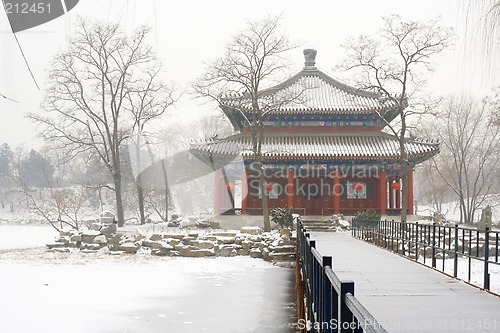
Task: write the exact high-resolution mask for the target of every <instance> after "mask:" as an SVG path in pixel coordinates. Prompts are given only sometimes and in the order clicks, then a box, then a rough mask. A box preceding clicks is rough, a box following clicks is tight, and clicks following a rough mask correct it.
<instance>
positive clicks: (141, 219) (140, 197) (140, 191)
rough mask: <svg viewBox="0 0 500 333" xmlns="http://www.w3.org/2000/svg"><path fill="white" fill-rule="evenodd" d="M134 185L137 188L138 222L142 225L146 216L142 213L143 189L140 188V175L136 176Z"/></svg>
mask: <svg viewBox="0 0 500 333" xmlns="http://www.w3.org/2000/svg"><path fill="white" fill-rule="evenodd" d="M135 187H136V189H137V203H138V205H139V222H140V224H141V225H143V224H146V217H145V214H144V189H143V188H142V180H141V175H138V176H137V180H136V182H135Z"/></svg>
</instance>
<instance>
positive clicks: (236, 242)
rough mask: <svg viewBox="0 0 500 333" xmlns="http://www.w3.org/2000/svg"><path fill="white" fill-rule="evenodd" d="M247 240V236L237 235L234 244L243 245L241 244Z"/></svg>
mask: <svg viewBox="0 0 500 333" xmlns="http://www.w3.org/2000/svg"><path fill="white" fill-rule="evenodd" d="M247 238H248V235H247V234H239V235H236V237H235V238H234V243H235V244H238V245H241V243H243V241H245V240H246V239H247Z"/></svg>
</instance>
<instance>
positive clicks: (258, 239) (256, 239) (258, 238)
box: [247, 235, 262, 243]
mask: <svg viewBox="0 0 500 333" xmlns="http://www.w3.org/2000/svg"><path fill="white" fill-rule="evenodd" d="M247 239H248V240H249V241H250V242H254V243H260V242H262V237H261V236H259V235H252V236H250V237H248V238H247Z"/></svg>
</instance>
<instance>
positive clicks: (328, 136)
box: [191, 132, 439, 162]
mask: <svg viewBox="0 0 500 333" xmlns="http://www.w3.org/2000/svg"><path fill="white" fill-rule="evenodd" d="M405 150H406V152H407V153H408V158H409V159H410V161H411V160H414V161H417V160H418V161H419V162H420V161H423V160H425V159H427V158H430V157H432V156H434V155H435V154H437V153H438V152H439V143H437V142H422V141H413V140H409V139H408V140H407V141H406V143H405ZM191 152H192V153H194V154H195V155H199V156H200V155H201V156H210V157H212V158H222V159H225V158H235V157H236V156H238V155H241V156H242V157H243V158H244V159H252V158H253V152H252V143H251V136H250V133H248V132H245V133H241V134H237V135H233V136H230V137H228V138H225V139H222V140H217V141H211V142H204V143H197V144H193V145H192V146H191ZM262 154H263V157H264V159H265V160H302V159H317V160H334V161H339V160H346V161H356V160H363V161H366V160H398V159H400V157H401V154H400V150H399V142H398V140H397V138H396V137H394V136H392V135H390V134H387V133H381V132H373V133H355V134H351V135H349V134H347V135H346V134H345V133H342V134H340V133H322V134H318V133H316V134H311V133H303V134H301V133H293V134H291V133H266V135H265V137H264V142H263V145H262Z"/></svg>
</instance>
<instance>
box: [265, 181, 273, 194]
mask: <svg viewBox="0 0 500 333" xmlns="http://www.w3.org/2000/svg"><path fill="white" fill-rule="evenodd" d="M272 189H273V184H269V183H267V184H266V191H267V192H270V191H272Z"/></svg>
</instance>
